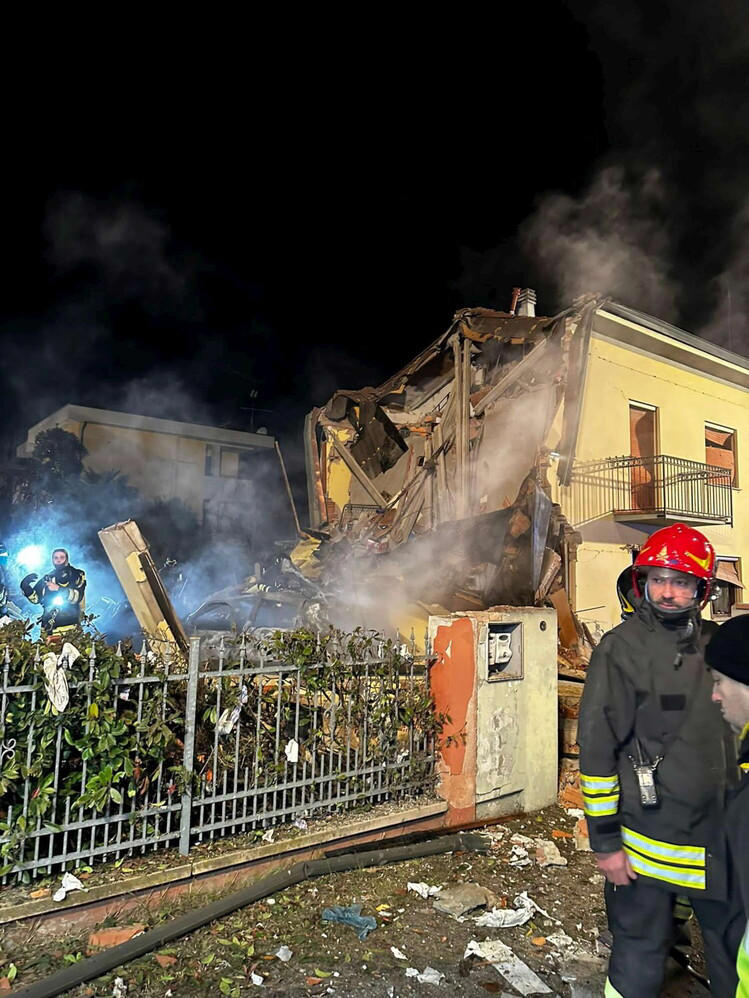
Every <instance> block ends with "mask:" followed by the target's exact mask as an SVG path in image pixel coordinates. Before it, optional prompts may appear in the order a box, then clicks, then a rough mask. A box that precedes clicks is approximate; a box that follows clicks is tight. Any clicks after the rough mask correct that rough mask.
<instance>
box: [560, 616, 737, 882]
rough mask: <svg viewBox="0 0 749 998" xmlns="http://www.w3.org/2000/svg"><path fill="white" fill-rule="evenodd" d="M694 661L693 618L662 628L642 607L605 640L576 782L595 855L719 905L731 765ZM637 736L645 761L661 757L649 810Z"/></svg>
mask: <svg viewBox="0 0 749 998" xmlns="http://www.w3.org/2000/svg"><path fill="white" fill-rule="evenodd" d="M702 652H703V636H702V631H701V623H700V619H699V617H698V615H697V614H696V613H693V614H692V615H691V616H690V617H689V618H688V619H684V618H682V619H681V620H680V621H679V622H678V623H676V622H670V621H669V622H668V623H664V622H662V621H660V620H659V619H658V618H657V617H656V616H655V615H654V613H653V611H652V608H651V607H650V605H649V604H648V603H646V602H644V601H643V602H642V603H641V604H640V605H639V606H638V607H637V609H636V612H635V613H634V614H633V615H632V616H631V617H629V618H628V619H627V620H625V621H624V622H623V623H621V624H620V625H619V626H618V627H615V628H614V629H613V630H612V631H609V632H608V634H606V635H605V636H604V637H603V639H602V640H601V643H600V644H599V645H598V647H597V648H596V649H595V651H594V653H593V656H592V658H591V661H590V666H589V669H588V676H587V679H586V683H585V691H584V694H583V699H582V704H581V708H580V724H579V734H578V740H579V744H580V782H581V787H582V792H583V804H584V808H585V814H586V818H587V822H588V829H589V833H590V844H591V847H592V849H593V851H594V852H603V853H607V852H616V851H617V850H619V849H621V848H624V850H625V851H626V852H627V854H628V855H629V859H630V863H631V864H632V866H633V868H634V870H635V872H636V873H637V874H638V876H639V877H646V878H648V882H649V883H653V884H657V885H660V886H663V887H664V888H666V889H668V890H671V891H674V892H676V893H679V894H696V895H698V896H700V897H704V898H711V899H723V898H725V896H726V872H725V849H724V847H723V844H722V843H723V834H722V828H721V825H722V818H723V812H724V802H725V797H726V789H727V786H728V784H729V782H733V780H734V779H735V777H734V776H733V774H735V772H736V761H735V758H736V757H735V750H732V745H733V742H732V738H731V735H730V731H729V729H728V726H727V725H726V724H725V722H724V721H723V718H722V717H721V714H720V711H719V709H718V707H717V705H716V704H714V703H712V701H711V699H710V695H711V691H712V681H711V679H710V675H709V673H708V670H707V669H706V667H705V664H704V658H703V654H702ZM635 736H636V737H637V738H638V739H639V742H640V744H641V745H642V747H643V749H644V752H645V754H646V756H647V757H648V758H649V760H650V761H655V760H656V759H657V758H658V757H659V756H663V759H662V761H661V762H660V763H659V764H658V766H657V769H656V770H655V783H656V787H657V792H658V798H659V804H658V806H657V807H654V808H645V807H643V806H642V804H641V802H640V790H639V786H638V783H637V779H636V776H635V771H634V766H633V763H632V761H631V759H630V756H633V757H634V756H636V752H635V746H634V738H635Z"/></svg>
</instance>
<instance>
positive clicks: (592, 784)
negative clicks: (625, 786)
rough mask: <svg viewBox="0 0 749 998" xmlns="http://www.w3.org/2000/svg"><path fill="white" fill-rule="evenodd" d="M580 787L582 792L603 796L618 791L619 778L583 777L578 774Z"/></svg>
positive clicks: (615, 776)
mask: <svg viewBox="0 0 749 998" xmlns="http://www.w3.org/2000/svg"><path fill="white" fill-rule="evenodd" d="M580 786H581V787H582V789H583V791H586V790H587V792H588V793H589V794H605V793H609V792H611V791H612V790H618V789H619V777H618V776H617V775H616V774H614V775H613V776H584V775H583V774H582V773H580Z"/></svg>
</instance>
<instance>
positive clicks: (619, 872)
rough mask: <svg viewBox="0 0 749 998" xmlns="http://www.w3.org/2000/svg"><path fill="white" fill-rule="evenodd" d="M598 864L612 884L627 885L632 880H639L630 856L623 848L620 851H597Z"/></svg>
mask: <svg viewBox="0 0 749 998" xmlns="http://www.w3.org/2000/svg"><path fill="white" fill-rule="evenodd" d="M596 864H597V866H598V869H599V870H600V871H601V873H602V874H603V875H604V877H606V879H607V880H608V882H609V883H610V884H616V886H617V887H626V886H627V884H629V882H630V880H637V874H636V873H635V871H634V870H633V869H632V864H631V863H630V862H629V856H627V854H626V852H625V851H624V850H623V849H619V851H618V852H597V853H596Z"/></svg>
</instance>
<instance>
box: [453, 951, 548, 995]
mask: <svg viewBox="0 0 749 998" xmlns="http://www.w3.org/2000/svg"><path fill="white" fill-rule="evenodd" d="M473 954H475V955H476V956H478V957H481V959H482V960H486V961H487V962H488V963H490V964H491V965H492V967H494V969H495V970H496V971H497V973H498V974H499V975H500V976H501V977H504V979H505V980H506V981H507V983H508V984H509V985H511V986H512V987H513V988H515V990H516V991H519V992H520V994H521V995H550V994H552V991H551V988H548V987H547V986H546V985H545V984H544V982H543V981H542V980H541V978H540V977H538V975H537V974H534V973H533V971H532V970H531V968H530V967H529V966H527V964H525V963H523V961H522V960H520V959H519V958H518V957H517V956H515V954H514V953H513V952H512V950H511V949H510V947H509V946H505V944H504V943H503V942H500V940H499V939H485V940H484V942H482V943H479V942H476V940H475V939H472V940H471V941H470V942H469V943H468V946H466V951H465V953H464V955H463V959H466V958H467V957H469V956H472V955H473Z"/></svg>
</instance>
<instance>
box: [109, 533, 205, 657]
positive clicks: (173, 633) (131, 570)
mask: <svg viewBox="0 0 749 998" xmlns="http://www.w3.org/2000/svg"><path fill="white" fill-rule="evenodd" d="M99 540H100V541H101V543H102V545H103V547H104V550H105V551H106V553H107V557H108V558H109V560H110V562H111V564H112V568H113V569H114V571H115V574H116V576H117V578H118V579H119V582H120V585H121V586H122V588H123V589H124V591H125V595H126V596H127V598H128V600H129V602H130V606H131V607H132V608H133V612H134V613H135V616H136V617H137V619H138V623H139V624H140V626H141V627H142V629H143V632H144V633H145V634H146V635H147V636H148V637H149V638H150V639H151V640H152V641H155V642H168V643H169V644H174V643H176V644H177V645H178V646H179V648H180V649H181V650H182V651H183V652H187V645H188V642H187V635H186V634H185V631H184V629H183V627H182V624H181V622H180V620H179V617H178V616H177V614H176V611H175V609H174V607H173V606H172V603H171V600H170V599H169V596H168V595H167V592H166V589H165V588H164V585H163V583H162V581H161V579H160V578H159V573H158V571H157V569H156V565H155V564H154V560H153V558H152V557H151V554H150V552H149V550H148V544H147V543H146V540H145V538H144V537H143V535H142V534H141V532H140V528H139V527H138V524H137V523H136V522H135V520H125V521H124V522H123V523H115V524H113V525H112V526H111V527H105V528H104V529H103V530H100V531H99Z"/></svg>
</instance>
